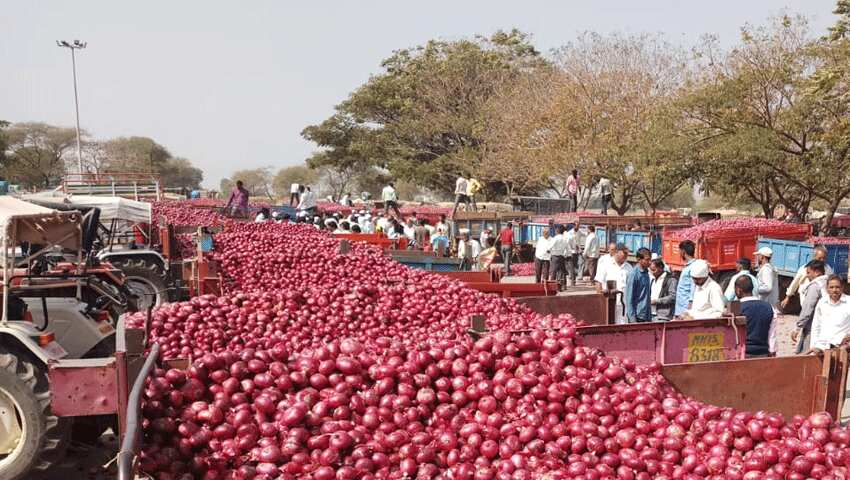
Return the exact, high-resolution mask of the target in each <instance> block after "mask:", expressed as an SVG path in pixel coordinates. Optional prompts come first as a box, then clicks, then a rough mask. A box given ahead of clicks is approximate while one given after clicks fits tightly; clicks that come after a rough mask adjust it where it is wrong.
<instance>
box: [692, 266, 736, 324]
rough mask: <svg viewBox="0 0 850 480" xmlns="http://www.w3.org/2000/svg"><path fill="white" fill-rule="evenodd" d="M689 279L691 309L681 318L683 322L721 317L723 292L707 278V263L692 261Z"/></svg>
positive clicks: (724, 302) (715, 283)
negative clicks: (691, 284)
mask: <svg viewBox="0 0 850 480" xmlns="http://www.w3.org/2000/svg"><path fill="white" fill-rule="evenodd" d="M690 274H691V279H692V280H693V282H694V293H693V300H692V301H691V308H689V309H688V310H686V311H685V313H684V314H683V315H682V317H683V318H684V319H685V320H690V319H694V320H698V319H701V318H717V317H719V316H721V315H723V311H724V310H725V309H726V301H725V299H724V298H723V290H722V289H721V288H720V285H718V284H717V282H715V281H714V280H712V279H711V277H709V276H708V263H707V262H706V261H705V260H694V261H693V262H692V263H691V271H690Z"/></svg>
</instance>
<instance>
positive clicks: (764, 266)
mask: <svg viewBox="0 0 850 480" xmlns="http://www.w3.org/2000/svg"><path fill="white" fill-rule="evenodd" d="M755 255H756V259H757V261H758V264H759V271H758V274H757V275H756V279H757V280H758V286H757V288H756V290H757V291H758V295H759V298H761V299H762V300H764V301H765V302H767V303H769V304H770V305H771V306H772V307H773V308H779V274H777V273H776V269H774V268H773V265H772V264H771V263H770V257H772V256H773V250H771V249H770V247H761V248H759V249H758V250H757V251H756V252H755Z"/></svg>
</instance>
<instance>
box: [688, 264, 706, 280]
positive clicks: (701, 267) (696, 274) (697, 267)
mask: <svg viewBox="0 0 850 480" xmlns="http://www.w3.org/2000/svg"><path fill="white" fill-rule="evenodd" d="M691 277H693V278H706V277H708V262H706V261H705V260H694V263H692V264H691Z"/></svg>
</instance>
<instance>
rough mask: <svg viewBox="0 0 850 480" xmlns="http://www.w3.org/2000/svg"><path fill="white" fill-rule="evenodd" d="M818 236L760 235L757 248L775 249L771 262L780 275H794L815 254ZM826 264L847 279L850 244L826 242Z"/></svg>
mask: <svg viewBox="0 0 850 480" xmlns="http://www.w3.org/2000/svg"><path fill="white" fill-rule="evenodd" d="M816 240H817V237H812V239H811V240H810V241H809V240H807V241H796V240H785V239H781V238H768V237H759V239H758V244H757V248H761V247H768V248H770V249H771V250H773V257H772V258H771V259H770V263H772V264H773V266H774V268H776V271H777V272H778V273H779V275H782V276H785V277H794V275H796V274H797V271H798V270H799V269H800V267H803V266H804V265H806V264H807V263H809V261H810V260H811V259H812V257H813V256H814V250H815V245H816V243H814V242H815V241H816ZM824 247H825V248H826V264H827V265H829V266H830V267H832V270H833V272H835V274H836V275H839V276H841V277H842V278H844V279H845V280H846V279H847V267H848V261H850V245H848V244H825V245H824Z"/></svg>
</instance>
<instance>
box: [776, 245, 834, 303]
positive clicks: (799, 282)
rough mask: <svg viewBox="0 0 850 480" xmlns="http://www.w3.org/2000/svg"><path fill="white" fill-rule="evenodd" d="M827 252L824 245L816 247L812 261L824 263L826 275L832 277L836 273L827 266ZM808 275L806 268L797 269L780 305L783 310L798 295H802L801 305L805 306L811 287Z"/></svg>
mask: <svg viewBox="0 0 850 480" xmlns="http://www.w3.org/2000/svg"><path fill="white" fill-rule="evenodd" d="M826 257H827V251H826V247H824V246H823V245H815V248H814V249H813V251H812V260H818V261H821V262H823V263H824V266H825V269H826V272H825V273H826V275H832V274H833V273H834V272H833V271H832V267H830V266H829V265H827V263H826ZM810 282H811V280H809V277H808V275H806V266H805V265H802V266H801V267H800V268H798V269H797V274H796V275H794V279H793V280H791V285H788V289H787V290H785V298H784V299H783V300H782V303H780V306H781V307H782V308H785V307H787V306H788V302H789V301H790V300H791V297H793V296H794V295H796V294H800V305H802V304H803V299H805V297H806V288H807V287H808V286H809V283H810Z"/></svg>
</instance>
